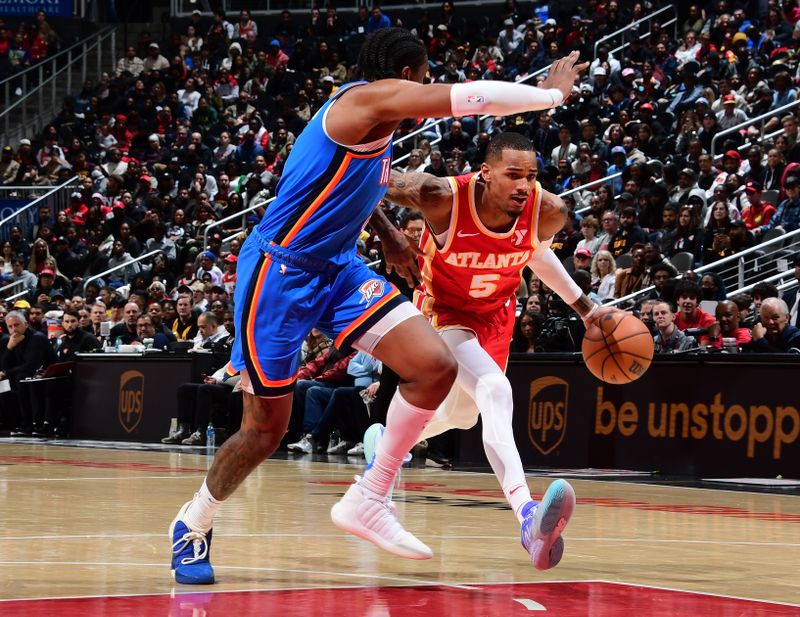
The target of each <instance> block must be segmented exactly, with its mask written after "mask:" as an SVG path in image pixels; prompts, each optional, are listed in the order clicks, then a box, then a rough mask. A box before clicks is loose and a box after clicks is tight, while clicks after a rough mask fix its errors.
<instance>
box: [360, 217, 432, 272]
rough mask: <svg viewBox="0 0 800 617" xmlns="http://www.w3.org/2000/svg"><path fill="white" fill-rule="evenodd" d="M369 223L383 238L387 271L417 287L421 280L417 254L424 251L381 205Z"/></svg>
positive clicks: (382, 243)
mask: <svg viewBox="0 0 800 617" xmlns="http://www.w3.org/2000/svg"><path fill="white" fill-rule="evenodd" d="M369 224H370V226H371V227H372V229H373V230H374V231H375V233H376V234H378V237H379V238H380V239H381V248H382V249H383V258H384V260H385V262H386V271H387V272H390V273H391V272H396V273H397V274H398V275H400V276H401V277H403V278H404V279H405V280H406V283H408V284H409V286H411V287H415V286H416V285H417V281H419V280H420V274H419V266H418V265H417V255H421V254H422V251H420V249H419V247H418V246H415V245H414V244H413V243H411V242H410V241H409V239H408V236H406V235H405V234H404V233H402V232H401V231H400V230H399V229H397V227H395V226H394V224H393V223H392V222H391V221H390V220H389V218H388V217H387V216H386V214H385V213H384V211H383V208H382V207H381V206H380V205H378V207H377V208H375V211H374V212H373V213H372V216H371V217H370V219H369ZM415 279H416V280H415Z"/></svg>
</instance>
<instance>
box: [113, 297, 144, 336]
mask: <svg viewBox="0 0 800 617" xmlns="http://www.w3.org/2000/svg"><path fill="white" fill-rule="evenodd" d="M141 314H142V309H141V308H140V307H139V305H138V304H136V303H135V302H128V303H127V304H125V309H124V320H123V321H122V323H118V324H117V325H115V326H114V327H113V328H111V333H110V334H109V341H110V342H111V343H112V344H116V342H117V341H119V343H120V345H130V344H131V343H133V341H134V340H135V339H136V321H137V320H138V319H139V315H141Z"/></svg>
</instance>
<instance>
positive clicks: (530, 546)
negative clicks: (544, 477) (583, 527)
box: [520, 480, 575, 570]
mask: <svg viewBox="0 0 800 617" xmlns="http://www.w3.org/2000/svg"><path fill="white" fill-rule="evenodd" d="M574 509H575V491H574V490H573V488H572V487H571V486H570V485H569V483H568V482H566V481H564V480H556V481H555V482H553V483H552V484H551V485H550V486H549V487H547V490H546V491H545V493H544V495H543V496H542V501H541V502H539V503H538V504H537V503H536V502H535V501H529V502H528V503H526V504H525V505H524V506H522V516H523V520H522V529H521V530H520V540H521V542H522V546H523V548H525V550H526V551H528V553H530V556H531V563H532V564H533V567H534V568H536V569H537V570H549V569H550V568H553V567H555V566H556V565H558V562H559V561H561V556H562V555H563V553H564V539H563V538H562V537H561V533H562V532H563V531H564V528H565V527H566V526H567V523H568V522H569V518H570V516H572V511H573V510H574Z"/></svg>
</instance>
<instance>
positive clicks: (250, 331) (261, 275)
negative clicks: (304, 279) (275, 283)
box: [245, 254, 272, 385]
mask: <svg viewBox="0 0 800 617" xmlns="http://www.w3.org/2000/svg"><path fill="white" fill-rule="evenodd" d="M271 264H272V258H271V257H270V256H269V255H266V254H265V255H264V263H263V264H261V268H260V269H259V271H258V274H256V276H257V279H256V280H258V283H257V284H256V288H255V290H254V291H253V297H252V298H251V301H252V303H253V304H252V306H251V307H250V313H249V317H250V319H249V320H248V323H246V324H245V336H246V337H247V345H248V347H249V350H248V351H249V352H250V359H251V360H252V361H253V366H254V367H255V369H256V372H257V375H256V377H257V378H258V380H259V382H260V383H261V384H262V385H267V384H268V383H269V380H268V379H267V375H266V374H265V373H264V369H263V368H262V367H261V365H260V364H259V362H258V353H257V352H256V337H255V325H256V316H257V315H258V303H259V302H260V301H261V291H262V289H263V288H264V280H265V278H266V276H267V271H268V270H269V267H270V265H271Z"/></svg>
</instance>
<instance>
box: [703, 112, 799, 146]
mask: <svg viewBox="0 0 800 617" xmlns="http://www.w3.org/2000/svg"><path fill="white" fill-rule="evenodd" d="M798 105H800V99H797V100H795V101H792V102H791V103H787V104H786V105H782V106H781V107H778V108H777V109H773V110H772V111H768V112H766V113H763V114H761V115H760V116H756V117H755V118H748V119H747V120H745V121H744V122H740V123H739V124H737V125H736V126H732V127H730V128H728V129H725V130H722V131H720V132H719V133H717V134H716V135H714V137H712V138H711V156H712V158H716V156H717V149H716V145H717V140H719V139H720V138H721V137H724V136H725V135H731V134H732V133H738V132H739V131H741V130H742V129H743V128H745V127H748V126H751V125H753V124H755V123H756V122H760V123H761V139H762V140H763V139H764V120H767V119H768V118H772V117H773V116H777V115H778V114H782V113H783V112H786V111H789V110H790V109H794V108H795V107H797V106H798Z"/></svg>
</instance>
